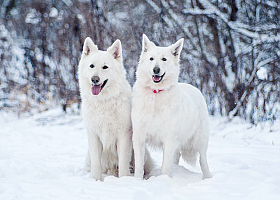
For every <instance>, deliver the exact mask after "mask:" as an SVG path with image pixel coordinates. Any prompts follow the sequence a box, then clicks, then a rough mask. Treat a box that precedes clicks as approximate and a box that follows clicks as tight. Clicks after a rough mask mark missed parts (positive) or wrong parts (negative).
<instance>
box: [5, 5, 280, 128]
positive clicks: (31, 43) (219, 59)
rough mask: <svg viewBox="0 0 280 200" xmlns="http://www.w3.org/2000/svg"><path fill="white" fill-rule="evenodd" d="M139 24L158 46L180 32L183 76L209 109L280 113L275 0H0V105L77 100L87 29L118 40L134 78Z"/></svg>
mask: <svg viewBox="0 0 280 200" xmlns="http://www.w3.org/2000/svg"><path fill="white" fill-rule="evenodd" d="M143 33H145V34H146V35H147V36H148V37H149V39H150V40H151V41H154V42H155V44H157V45H161V46H167V45H170V44H172V43H174V42H176V41H177V40H178V39H180V38H182V37H183V38H184V39H185V40H184V41H185V42H184V47H183V52H182V54H181V69H182V70H181V75H180V81H181V82H186V83H190V84H192V85H194V86H196V87H198V88H199V89H200V90H201V91H202V93H203V94H204V96H205V98H206V101H207V104H208V108H209V112H210V114H212V115H217V114H218V115H225V116H229V117H230V118H231V117H233V116H241V117H242V118H244V119H246V120H247V121H249V122H251V123H253V124H257V123H259V122H263V121H270V122H273V121H274V120H275V119H276V118H277V117H279V116H280V114H279V113H280V103H279V99H280V89H279V88H280V3H279V1H278V0H173V1H167V0H138V1H137V0H131V1H129V0H103V1H102V0H62V1H56V0H36V1H33V0H0V58H1V61H0V110H4V111H7V112H15V113H17V115H19V116H21V115H23V114H26V113H32V112H42V111H44V110H48V109H50V108H53V107H57V106H58V105H59V106H61V107H62V109H64V110H66V107H68V106H71V105H72V104H74V103H78V102H79V101H80V100H79V88H78V80H77V66H78V62H79V59H80V55H81V51H82V45H83V42H84V39H85V38H86V37H87V36H90V37H91V38H92V39H93V41H94V42H95V44H97V45H98V47H99V49H101V50H106V49H107V48H108V47H109V46H110V45H111V44H112V43H113V42H114V41H115V40H116V39H120V40H121V42H122V46H123V56H124V66H125V68H126V70H127V78H128V80H129V82H130V84H131V85H133V83H134V82H135V70H136V67H137V62H138V59H139V56H140V52H141V40H142V34H143Z"/></svg>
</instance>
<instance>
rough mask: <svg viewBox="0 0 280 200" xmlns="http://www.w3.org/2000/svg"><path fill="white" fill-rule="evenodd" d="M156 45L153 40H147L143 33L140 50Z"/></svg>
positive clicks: (144, 50)
mask: <svg viewBox="0 0 280 200" xmlns="http://www.w3.org/2000/svg"><path fill="white" fill-rule="evenodd" d="M154 46H156V45H155V44H154V43H153V42H151V41H150V40H149V38H148V37H147V36H146V35H145V34H143V39H142V52H147V51H148V50H149V49H150V48H151V47H154Z"/></svg>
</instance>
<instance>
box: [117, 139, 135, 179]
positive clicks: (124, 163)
mask: <svg viewBox="0 0 280 200" xmlns="http://www.w3.org/2000/svg"><path fill="white" fill-rule="evenodd" d="M117 150H118V157H119V177H122V176H128V175H129V163H130V159H131V151H132V143H131V141H130V139H129V138H128V137H126V138H121V139H119V140H118V144H117Z"/></svg>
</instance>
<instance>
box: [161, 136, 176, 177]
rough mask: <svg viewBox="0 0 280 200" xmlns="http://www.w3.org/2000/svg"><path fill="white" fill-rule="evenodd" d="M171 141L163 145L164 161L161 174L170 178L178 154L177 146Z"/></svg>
mask: <svg viewBox="0 0 280 200" xmlns="http://www.w3.org/2000/svg"><path fill="white" fill-rule="evenodd" d="M171 141H172V140H171ZM171 141H168V142H165V143H164V145H163V161H162V167H161V174H166V175H168V176H170V172H171V167H172V165H173V164H174V156H175V153H176V152H177V151H176V148H175V145H174V144H173V143H172V142H171Z"/></svg>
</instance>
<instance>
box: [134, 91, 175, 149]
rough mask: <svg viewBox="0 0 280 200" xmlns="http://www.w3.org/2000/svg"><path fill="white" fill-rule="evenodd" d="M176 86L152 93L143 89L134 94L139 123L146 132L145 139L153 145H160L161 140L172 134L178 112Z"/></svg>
mask: <svg viewBox="0 0 280 200" xmlns="http://www.w3.org/2000/svg"><path fill="white" fill-rule="evenodd" d="M176 91H177V90H176V88H173V89H172V90H169V91H161V92H159V93H154V92H153V91H152V90H149V89H146V88H145V89H143V90H142V91H141V92H143V93H144V94H143V95H141V94H140V93H139V94H138V95H137V94H136V98H137V99H136V102H135V103H136V104H137V108H138V111H139V113H141V115H138V116H137V117H139V118H141V119H140V120H141V124H142V127H143V129H145V132H146V134H147V135H146V141H147V142H148V143H149V144H151V145H152V146H155V147H160V146H161V145H162V142H163V141H164V140H166V139H168V138H170V137H173V136H174V132H176V126H177V123H178V119H176V115H178V113H179V112H180V103H178V94H177V95H176V94H175V93H176Z"/></svg>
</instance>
